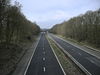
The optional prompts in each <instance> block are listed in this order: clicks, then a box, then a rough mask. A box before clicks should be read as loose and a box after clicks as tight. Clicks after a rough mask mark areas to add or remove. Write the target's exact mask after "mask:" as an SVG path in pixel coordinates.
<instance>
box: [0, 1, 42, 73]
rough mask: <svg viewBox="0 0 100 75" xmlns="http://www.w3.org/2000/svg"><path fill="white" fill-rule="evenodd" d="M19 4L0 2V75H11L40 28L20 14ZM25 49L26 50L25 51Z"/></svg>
mask: <svg viewBox="0 0 100 75" xmlns="http://www.w3.org/2000/svg"><path fill="white" fill-rule="evenodd" d="M21 7H22V6H21V5H20V3H19V2H15V4H14V5H12V4H11V1H10V0H0V75H8V74H9V75H12V74H11V73H13V72H12V71H14V70H15V69H16V66H17V64H18V63H19V61H20V60H21V58H22V57H23V55H24V54H25V53H26V52H27V50H28V48H29V47H30V46H31V45H32V43H33V41H34V38H35V36H36V35H38V34H39V32H40V27H39V26H38V25H37V24H36V23H35V22H34V23H33V22H31V21H29V20H28V19H27V18H26V17H25V16H24V14H23V13H22V12H21ZM26 48H27V49H26Z"/></svg>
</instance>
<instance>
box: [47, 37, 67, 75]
mask: <svg viewBox="0 0 100 75" xmlns="http://www.w3.org/2000/svg"><path fill="white" fill-rule="evenodd" d="M47 40H48V39H47ZM48 42H49V45H50V47H51V50H52V51H53V53H54V56H55V57H56V59H57V62H58V64H59V65H60V67H61V69H62V71H63V74H64V75H66V73H65V71H64V69H63V67H62V65H61V63H60V61H59V59H58V57H57V55H56V53H55V51H54V49H53V47H52V46H51V44H50V41H49V40H48Z"/></svg>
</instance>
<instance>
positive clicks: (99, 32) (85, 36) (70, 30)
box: [50, 9, 100, 47]
mask: <svg viewBox="0 0 100 75" xmlns="http://www.w3.org/2000/svg"><path fill="white" fill-rule="evenodd" d="M50 32H52V33H55V34H59V35H62V36H64V37H67V38H71V39H75V40H77V41H78V42H87V43H90V44H93V45H95V46H96V47H100V9H99V10H96V11H87V12H86V13H85V14H81V15H79V16H77V17H73V18H71V19H70V20H68V21H65V22H63V23H61V24H56V25H55V26H54V27H52V28H51V30H50Z"/></svg>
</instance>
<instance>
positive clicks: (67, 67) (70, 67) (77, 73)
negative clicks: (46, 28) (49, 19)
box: [48, 38, 85, 75]
mask: <svg viewBox="0 0 100 75" xmlns="http://www.w3.org/2000/svg"><path fill="white" fill-rule="evenodd" d="M48 40H49V41H50V45H51V46H52V48H53V49H54V51H55V53H56V55H57V57H58V59H59V61H60V63H61V65H62V67H63V69H64V71H65V73H66V75H85V74H84V73H83V72H82V71H81V70H80V69H79V68H78V67H77V66H76V65H75V64H74V63H73V62H72V61H71V60H70V59H69V58H68V57H67V55H65V54H64V53H63V52H62V50H61V49H60V48H59V47H58V46H57V45H56V44H55V43H54V42H53V41H52V40H51V39H50V38H48Z"/></svg>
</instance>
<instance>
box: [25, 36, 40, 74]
mask: <svg viewBox="0 0 100 75" xmlns="http://www.w3.org/2000/svg"><path fill="white" fill-rule="evenodd" d="M40 38H41V34H40ZM40 38H39V40H38V42H37V43H36V46H35V48H34V52H33V54H32V56H31V58H30V59H29V62H28V65H27V67H26V69H25V72H24V75H26V72H27V70H28V68H29V65H30V63H31V60H32V58H33V55H34V53H35V50H36V48H37V45H38V44H39V41H40Z"/></svg>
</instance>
